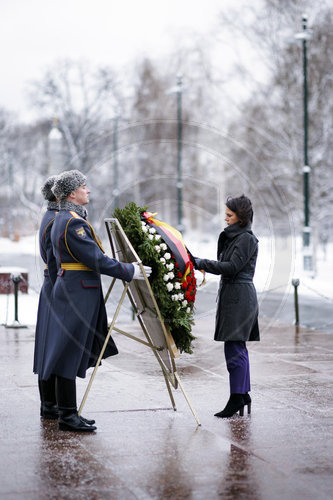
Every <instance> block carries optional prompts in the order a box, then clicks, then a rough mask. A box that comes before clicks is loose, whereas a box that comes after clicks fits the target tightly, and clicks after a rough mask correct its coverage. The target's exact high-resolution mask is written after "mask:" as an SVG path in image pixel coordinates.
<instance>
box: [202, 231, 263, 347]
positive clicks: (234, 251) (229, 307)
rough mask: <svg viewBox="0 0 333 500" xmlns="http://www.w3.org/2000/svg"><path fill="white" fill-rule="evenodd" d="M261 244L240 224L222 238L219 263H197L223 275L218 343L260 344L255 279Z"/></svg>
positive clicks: (218, 318)
mask: <svg viewBox="0 0 333 500" xmlns="http://www.w3.org/2000/svg"><path fill="white" fill-rule="evenodd" d="M257 255H258V240H257V238H256V237H255V236H254V234H253V233H252V231H251V225H250V224H249V225H248V226H246V227H240V225H239V223H238V222H236V223H235V224H232V225H230V226H228V227H226V228H225V229H224V231H222V233H221V234H220V236H219V240H218V249H217V258H218V260H217V261H215V260H208V259H195V260H196V264H197V267H198V269H200V270H201V269H202V270H204V271H207V272H209V273H212V274H220V275H221V280H220V287H219V294H218V304H217V311H216V325H215V336H214V340H217V341H229V340H237V341H248V340H260V337H259V327H258V301H257V294H256V290H255V287H254V285H253V281H252V280H253V276H254V271H255V267H256V261H257Z"/></svg>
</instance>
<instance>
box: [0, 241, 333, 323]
mask: <svg viewBox="0 0 333 500" xmlns="http://www.w3.org/2000/svg"><path fill="white" fill-rule="evenodd" d="M259 238H260V235H259ZM186 244H187V246H188V248H189V249H190V250H191V252H192V253H193V254H194V255H196V256H198V257H202V258H210V259H215V256H216V236H214V237H209V236H207V237H205V238H203V236H202V235H200V234H196V233H191V234H189V235H186ZM105 248H106V249H107V248H109V245H108V242H107V241H105ZM2 254H4V255H5V254H6V255H12V256H13V259H12V261H13V265H12V266H8V264H7V265H6V266H5V268H6V271H8V269H11V270H12V272H14V271H15V268H16V271H17V270H21V272H22V270H23V269H24V267H21V260H22V261H23V262H24V258H23V257H24V256H26V255H30V256H33V257H34V259H33V262H34V266H33V269H28V272H29V274H30V275H31V273H37V274H38V276H37V278H38V279H37V280H35V281H37V282H38V283H40V284H41V283H42V280H43V276H42V269H43V266H42V263H41V261H40V257H39V250H38V237H37V235H32V236H28V237H24V238H22V239H21V240H20V241H19V242H12V241H10V240H8V239H5V238H0V266H1V255H2ZM18 268H19V269H18ZM0 272H1V267H0ZM293 278H298V279H299V280H300V286H299V288H298V291H299V296H300V297H301V296H302V295H308V296H309V295H310V296H311V295H313V296H316V297H317V298H319V297H322V298H323V300H327V299H329V300H332V301H333V285H332V283H333V244H330V245H328V248H327V260H325V258H324V254H323V252H322V249H319V252H318V258H317V274H316V276H315V277H310V276H309V275H307V273H305V272H304V271H303V270H302V248H301V239H297V240H292V241H291V240H290V239H278V238H267V237H262V238H260V242H259V257H258V263H257V268H256V275H255V285H256V288H257V291H258V292H259V293H262V294H263V295H265V293H268V292H270V291H272V290H276V291H277V292H281V293H283V294H289V293H293V287H292V284H291V280H292V279H293ZM206 279H207V281H208V282H209V281H216V280H218V279H219V277H218V276H214V275H209V274H207V275H206ZM18 303H19V306H18V318H19V321H20V322H21V323H22V324H27V325H33V324H35V322H36V316H37V306H38V289H37V288H35V289H32V288H31V287H30V288H29V293H28V294H22V293H20V294H19V301H18ZM13 320H14V296H13V294H10V295H1V294H0V323H1V324H12V322H13Z"/></svg>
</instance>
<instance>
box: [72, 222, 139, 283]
mask: <svg viewBox="0 0 333 500" xmlns="http://www.w3.org/2000/svg"><path fill="white" fill-rule="evenodd" d="M67 244H68V247H69V249H70V252H71V253H72V255H73V256H74V257H75V258H76V259H77V260H78V261H79V262H82V264H85V265H86V266H88V267H89V268H90V269H93V270H94V271H96V272H98V273H99V274H107V275H108V276H112V277H113V278H118V279H121V280H124V281H131V280H132V278H133V275H134V266H133V264H129V263H125V262H118V261H117V260H116V259H111V258H110V257H108V256H107V255H105V254H104V253H103V252H102V251H101V249H100V248H99V246H98V245H97V243H96V242H95V240H94V238H93V236H92V234H91V231H90V228H89V226H88V224H87V223H86V222H85V221H84V220H83V219H72V220H71V221H70V223H69V226H68V230H67Z"/></svg>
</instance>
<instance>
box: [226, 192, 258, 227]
mask: <svg viewBox="0 0 333 500" xmlns="http://www.w3.org/2000/svg"><path fill="white" fill-rule="evenodd" d="M226 206H227V207H228V208H229V210H231V211H232V212H235V214H236V215H237V217H238V219H239V225H240V226H241V227H245V226H247V225H248V224H249V223H250V222H252V220H253V209H252V203H251V200H249V198H247V197H246V196H244V195H243V194H242V196H238V197H236V198H232V197H231V196H229V197H228V198H227V201H226Z"/></svg>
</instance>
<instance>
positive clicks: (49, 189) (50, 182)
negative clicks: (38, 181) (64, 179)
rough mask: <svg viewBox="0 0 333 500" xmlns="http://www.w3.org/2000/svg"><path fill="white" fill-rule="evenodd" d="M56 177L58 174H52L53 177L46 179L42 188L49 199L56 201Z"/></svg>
mask: <svg viewBox="0 0 333 500" xmlns="http://www.w3.org/2000/svg"><path fill="white" fill-rule="evenodd" d="M56 178H57V176H56V175H51V177H49V178H48V179H46V181H45V183H44V185H43V186H42V187H41V188H40V190H41V192H42V195H43V196H44V198H45V200H47V201H56V197H55V196H54V194H53V193H52V186H53V185H54V183H55V180H56Z"/></svg>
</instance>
